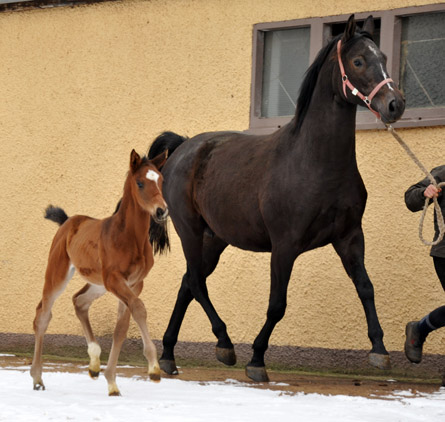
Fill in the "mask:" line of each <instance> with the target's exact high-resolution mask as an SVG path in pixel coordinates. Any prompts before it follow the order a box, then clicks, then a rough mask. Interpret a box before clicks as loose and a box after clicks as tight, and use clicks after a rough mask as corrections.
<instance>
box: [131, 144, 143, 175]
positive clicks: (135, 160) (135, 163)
mask: <svg viewBox="0 0 445 422" xmlns="http://www.w3.org/2000/svg"><path fill="white" fill-rule="evenodd" d="M140 164H141V156H140V155H139V154H138V153H137V152H136V151H135V150H134V149H133V150H132V151H131V154H130V169H131V171H132V172H133V173H134V172H135V171H136V170H137V169H138V168H139V167H140Z"/></svg>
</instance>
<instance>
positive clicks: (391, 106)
mask: <svg viewBox="0 0 445 422" xmlns="http://www.w3.org/2000/svg"><path fill="white" fill-rule="evenodd" d="M388 108H389V111H390V112H391V113H394V112H395V111H396V100H392V101H391V102H390V103H389V105H388Z"/></svg>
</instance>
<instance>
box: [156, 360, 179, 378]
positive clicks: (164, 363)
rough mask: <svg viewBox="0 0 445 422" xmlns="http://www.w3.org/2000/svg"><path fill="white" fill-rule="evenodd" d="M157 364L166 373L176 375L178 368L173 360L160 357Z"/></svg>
mask: <svg viewBox="0 0 445 422" xmlns="http://www.w3.org/2000/svg"><path fill="white" fill-rule="evenodd" d="M159 366H160V367H161V369H162V370H163V371H164V372H165V373H166V374H168V375H178V368H177V367H176V363H175V361H174V360H167V359H161V360H160V361H159Z"/></svg>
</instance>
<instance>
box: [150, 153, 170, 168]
mask: <svg viewBox="0 0 445 422" xmlns="http://www.w3.org/2000/svg"><path fill="white" fill-rule="evenodd" d="M167 157H168V149H166V150H165V151H164V152H161V153H160V154H159V155H157V156H156V157H155V158H153V159H152V160H150V162H151V163H152V164H153V165H154V166H155V167H156V168H157V169H158V170H160V169H161V167H162V166H163V165H164V164H165V162H166V161H167Z"/></svg>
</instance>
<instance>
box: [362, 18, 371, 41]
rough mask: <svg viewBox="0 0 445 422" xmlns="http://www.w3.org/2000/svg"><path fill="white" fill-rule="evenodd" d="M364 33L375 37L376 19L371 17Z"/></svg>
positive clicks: (365, 25)
mask: <svg viewBox="0 0 445 422" xmlns="http://www.w3.org/2000/svg"><path fill="white" fill-rule="evenodd" d="M362 31H363V32H367V33H368V34H369V35H371V37H372V36H373V35H374V18H373V17H372V15H369V16H368V17H367V18H366V20H365V23H364V24H363V29H362Z"/></svg>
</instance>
